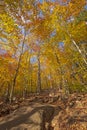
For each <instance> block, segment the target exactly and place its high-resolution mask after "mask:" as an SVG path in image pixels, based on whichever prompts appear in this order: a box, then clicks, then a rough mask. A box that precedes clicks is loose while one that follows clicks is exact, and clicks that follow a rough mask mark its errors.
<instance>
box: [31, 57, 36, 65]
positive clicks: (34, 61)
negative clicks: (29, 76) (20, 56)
mask: <svg viewBox="0 0 87 130" xmlns="http://www.w3.org/2000/svg"><path fill="white" fill-rule="evenodd" d="M36 62H37V56H32V57H31V59H30V63H31V64H34V63H36Z"/></svg>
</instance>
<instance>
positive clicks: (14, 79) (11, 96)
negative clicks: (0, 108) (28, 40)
mask: <svg viewBox="0 0 87 130" xmlns="http://www.w3.org/2000/svg"><path fill="white" fill-rule="evenodd" d="M25 37H26V33H25V34H24V38H23V42H22V49H21V53H20V56H19V60H18V65H17V68H16V72H15V75H14V78H13V82H12V88H11V92H10V99H9V100H10V103H11V102H12V100H13V95H14V88H15V85H16V80H17V76H18V72H19V68H20V64H21V59H22V55H23V49H24V42H25Z"/></svg>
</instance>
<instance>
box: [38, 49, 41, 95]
mask: <svg viewBox="0 0 87 130" xmlns="http://www.w3.org/2000/svg"><path fill="white" fill-rule="evenodd" d="M37 60H38V79H37V80H38V81H37V92H38V93H40V92H41V66H40V50H39V52H38V56H37Z"/></svg>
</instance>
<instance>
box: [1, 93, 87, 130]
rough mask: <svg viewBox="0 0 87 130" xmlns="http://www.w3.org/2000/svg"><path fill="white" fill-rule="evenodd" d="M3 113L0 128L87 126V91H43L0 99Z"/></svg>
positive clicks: (80, 129) (78, 129)
mask: <svg viewBox="0 0 87 130" xmlns="http://www.w3.org/2000/svg"><path fill="white" fill-rule="evenodd" d="M0 116H1V117H0V130H87V94H77V93H74V94H70V95H68V96H65V95H64V96H61V94H59V93H56V94H54V93H51V94H49V95H48V94H41V95H34V96H31V97H30V98H27V99H24V100H23V101H21V100H20V101H19V102H16V101H15V102H14V104H12V105H10V104H3V103H0Z"/></svg>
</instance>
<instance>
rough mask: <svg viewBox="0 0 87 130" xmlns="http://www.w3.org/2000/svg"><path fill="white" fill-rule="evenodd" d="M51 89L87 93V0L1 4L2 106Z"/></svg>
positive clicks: (9, 1) (0, 1)
mask: <svg viewBox="0 0 87 130" xmlns="http://www.w3.org/2000/svg"><path fill="white" fill-rule="evenodd" d="M50 91H52V92H51V93H53V92H54V91H55V92H57V93H61V96H62V97H63V98H64V95H65V96H68V95H70V94H71V95H73V94H76V93H77V95H78V94H81V95H82V94H86V93H87V1H86V0H0V103H1V104H2V102H4V103H5V104H6V103H7V104H9V103H10V104H11V103H13V102H14V101H15V100H18V99H19V98H21V100H25V99H27V98H29V97H31V96H32V95H33V96H34V95H39V96H40V95H41V93H42V95H43V93H44V97H45V96H46V95H45V94H46V93H47V92H50ZM54 95H55V94H54ZM32 98H34V97H32ZM86 110H87V109H86ZM86 128H87V127H86ZM0 130H4V128H3V129H0ZM5 130H7V129H5ZM8 130H10V129H8ZM20 130H22V129H20ZM29 130H33V129H29ZM34 130H36V129H34ZM37 130H39V129H37ZM43 130H45V128H44V129H43ZM49 130H51V128H50V129H49ZM52 130H53V129H52ZM55 130H59V129H55ZM62 130H63V129H62ZM66 130H69V129H66ZM72 130H73V129H72ZM76 130H77V129H76ZM84 130H86V129H84Z"/></svg>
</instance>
